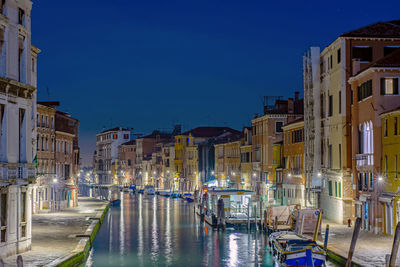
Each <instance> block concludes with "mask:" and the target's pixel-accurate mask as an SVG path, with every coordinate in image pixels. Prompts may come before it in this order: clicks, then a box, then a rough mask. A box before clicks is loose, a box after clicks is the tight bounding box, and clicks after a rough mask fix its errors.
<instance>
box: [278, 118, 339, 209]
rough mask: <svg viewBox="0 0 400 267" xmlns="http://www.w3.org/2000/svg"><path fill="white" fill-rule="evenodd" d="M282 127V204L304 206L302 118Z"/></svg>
mask: <svg viewBox="0 0 400 267" xmlns="http://www.w3.org/2000/svg"><path fill="white" fill-rule="evenodd" d="M282 129H283V134H284V138H283V157H284V162H285V166H284V169H283V181H282V189H283V197H282V204H283V205H301V206H302V207H304V206H305V197H304V196H305V179H304V120H303V119H299V120H297V121H294V122H292V123H289V124H287V125H285V126H283V127H282ZM330 187H331V185H330ZM335 187H336V194H338V192H337V188H338V185H337V184H336V185H335ZM339 187H340V186H339ZM339 194H341V193H339Z"/></svg>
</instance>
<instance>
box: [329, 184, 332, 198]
mask: <svg viewBox="0 0 400 267" xmlns="http://www.w3.org/2000/svg"><path fill="white" fill-rule="evenodd" d="M329 196H332V181H329Z"/></svg>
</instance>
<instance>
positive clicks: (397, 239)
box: [389, 222, 400, 267]
mask: <svg viewBox="0 0 400 267" xmlns="http://www.w3.org/2000/svg"><path fill="white" fill-rule="evenodd" d="M399 243H400V222H398V223H397V226H396V232H395V234H394V239H393V247H392V253H391V254H390V260H389V267H394V266H395V265H396V258H397V252H398V250H399Z"/></svg>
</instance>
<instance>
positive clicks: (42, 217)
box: [3, 197, 108, 266]
mask: <svg viewBox="0 0 400 267" xmlns="http://www.w3.org/2000/svg"><path fill="white" fill-rule="evenodd" d="M78 203H79V204H78V207H76V208H68V209H65V210H63V211H60V212H56V213H39V214H34V215H33V216H32V249H31V250H30V251H28V252H25V253H22V254H21V256H22V258H23V261H24V266H57V265H58V264H60V263H61V262H63V261H65V260H67V259H70V258H71V257H74V255H75V254H76V253H79V252H80V251H82V250H83V249H84V247H85V246H84V245H85V244H86V243H87V242H88V240H89V238H88V237H86V238H85V237H83V236H84V235H86V236H90V235H91V233H92V232H94V230H95V231H97V228H98V227H95V225H96V224H97V223H98V222H99V220H100V218H101V217H102V216H104V215H103V212H104V211H105V209H106V208H107V207H108V202H105V201H101V200H97V199H93V198H88V197H79V200H78ZM16 259H17V256H12V257H8V258H6V259H3V260H4V263H5V265H6V266H15V265H16Z"/></svg>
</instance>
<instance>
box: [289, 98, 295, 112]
mask: <svg viewBox="0 0 400 267" xmlns="http://www.w3.org/2000/svg"><path fill="white" fill-rule="evenodd" d="M293 113H294V103H293V98H291V97H290V98H288V114H293Z"/></svg>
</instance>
